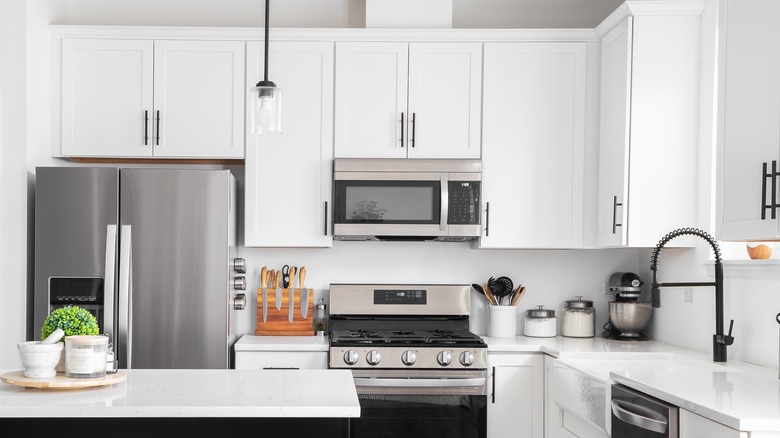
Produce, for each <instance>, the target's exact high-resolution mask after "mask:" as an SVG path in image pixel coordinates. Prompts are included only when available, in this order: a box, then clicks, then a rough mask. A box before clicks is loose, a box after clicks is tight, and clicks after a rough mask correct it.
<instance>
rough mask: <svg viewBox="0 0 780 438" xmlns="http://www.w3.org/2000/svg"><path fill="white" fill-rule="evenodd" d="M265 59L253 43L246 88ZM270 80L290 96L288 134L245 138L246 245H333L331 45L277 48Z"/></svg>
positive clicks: (285, 109) (259, 45)
mask: <svg viewBox="0 0 780 438" xmlns="http://www.w3.org/2000/svg"><path fill="white" fill-rule="evenodd" d="M263 56H264V49H263V43H261V42H249V43H247V80H246V82H247V83H246V89H247V90H248V89H249V88H251V87H253V86H254V85H255V83H256V82H257V81H259V80H261V79H262V78H263ZM268 77H269V78H271V79H272V80H274V81H275V82H276V85H277V86H278V87H279V88H281V89H282V90H284V91H283V92H284V103H283V107H282V111H283V118H282V133H281V134H278V135H253V134H249V133H248V134H247V150H246V190H245V216H244V219H245V220H244V245H245V246H248V247H253V246H262V247H330V246H332V245H333V237H332V236H331V233H330V222H331V218H330V217H329V208H328V202H329V201H330V199H331V186H332V185H333V180H332V175H333V128H332V127H333V43H331V42H271V44H270V53H269V72H268ZM247 123H249V121H247ZM247 126H248V125H247Z"/></svg>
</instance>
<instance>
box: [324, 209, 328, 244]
mask: <svg viewBox="0 0 780 438" xmlns="http://www.w3.org/2000/svg"><path fill="white" fill-rule="evenodd" d="M323 232H324V233H325V235H326V236H327V235H328V201H325V228H324V231H323Z"/></svg>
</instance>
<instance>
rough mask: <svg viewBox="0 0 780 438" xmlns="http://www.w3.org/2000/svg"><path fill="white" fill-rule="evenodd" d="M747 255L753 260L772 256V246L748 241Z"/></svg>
mask: <svg viewBox="0 0 780 438" xmlns="http://www.w3.org/2000/svg"><path fill="white" fill-rule="evenodd" d="M746 246H747V253H748V256H749V257H750V258H751V259H753V260H764V259H768V258H770V257H772V247H771V246H768V245H765V244H763V243H761V244H757V243H748V244H747V245H746Z"/></svg>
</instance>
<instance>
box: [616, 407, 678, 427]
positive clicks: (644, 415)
mask: <svg viewBox="0 0 780 438" xmlns="http://www.w3.org/2000/svg"><path fill="white" fill-rule="evenodd" d="M612 413H613V414H615V416H616V417H617V418H618V419H620V420H621V421H623V422H624V423H627V424H630V425H632V426H636V427H639V428H641V429H645V430H649V431H652V432H657V433H666V427H667V426H668V424H669V423H668V421H667V419H666V418H665V417H664V416H663V415H661V414H659V413H658V412H655V411H653V410H652V409H648V408H646V407H644V406H640V405H638V404H635V403H631V402H627V401H625V400H612Z"/></svg>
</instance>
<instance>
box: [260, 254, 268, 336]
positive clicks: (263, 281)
mask: <svg viewBox="0 0 780 438" xmlns="http://www.w3.org/2000/svg"><path fill="white" fill-rule="evenodd" d="M267 285H268V270H267V269H266V267H265V266H263V268H262V269H261V270H260V291H261V295H262V298H261V299H262V300H263V323H265V322H266V320H267V319H268V289H267V288H266V286H267Z"/></svg>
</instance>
